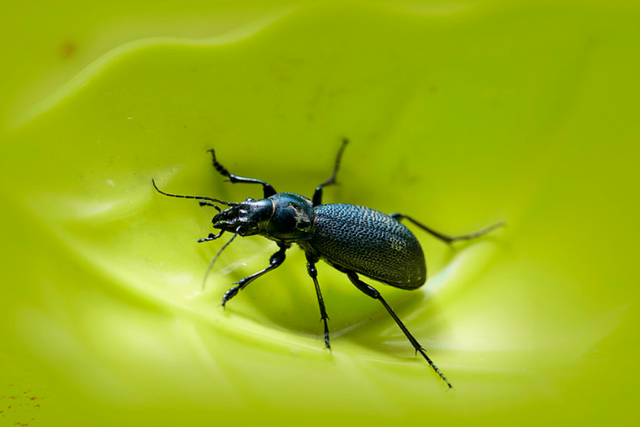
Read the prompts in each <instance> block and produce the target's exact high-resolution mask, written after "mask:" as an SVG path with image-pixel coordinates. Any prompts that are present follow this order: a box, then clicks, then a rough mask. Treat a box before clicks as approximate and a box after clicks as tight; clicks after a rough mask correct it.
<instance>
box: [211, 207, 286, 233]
mask: <svg viewBox="0 0 640 427" xmlns="http://www.w3.org/2000/svg"><path fill="white" fill-rule="evenodd" d="M273 210H274V207H273V202H272V201H271V200H269V199H260V200H253V199H252V198H248V199H247V200H245V201H244V202H242V203H238V204H237V205H234V206H231V207H230V208H228V209H225V210H223V211H222V212H220V213H218V214H217V215H216V216H214V217H213V219H212V220H211V222H212V223H213V228H217V229H220V230H224V231H229V232H232V233H235V232H236V230H238V227H240V228H239V230H238V234H239V235H241V236H243V237H244V236H253V235H255V234H260V233H262V232H263V231H264V230H265V229H266V227H267V224H268V223H269V220H270V219H271V217H272V216H273Z"/></svg>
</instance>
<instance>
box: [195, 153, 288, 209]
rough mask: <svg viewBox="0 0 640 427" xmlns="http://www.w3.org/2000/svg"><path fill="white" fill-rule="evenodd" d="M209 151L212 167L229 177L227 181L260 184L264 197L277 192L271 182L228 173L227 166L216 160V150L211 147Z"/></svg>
mask: <svg viewBox="0 0 640 427" xmlns="http://www.w3.org/2000/svg"><path fill="white" fill-rule="evenodd" d="M208 151H209V152H210V153H211V158H212V160H213V167H214V168H216V170H217V171H218V172H219V173H220V175H222V176H226V177H227V178H229V181H230V182H231V183H233V184H237V183H242V184H260V185H262V189H263V190H264V198H265V199H266V198H267V197H271V196H273V195H274V194H278V192H277V191H276V190H275V188H273V187H272V186H271V184H267V183H266V182H264V181H262V180H260V179H255V178H245V177H242V176H238V175H234V174H232V173H229V171H228V170H227V168H225V167H224V166H222V165H221V164H220V163H218V160H216V152H215V151H214V150H213V148H212V149H211V150H208Z"/></svg>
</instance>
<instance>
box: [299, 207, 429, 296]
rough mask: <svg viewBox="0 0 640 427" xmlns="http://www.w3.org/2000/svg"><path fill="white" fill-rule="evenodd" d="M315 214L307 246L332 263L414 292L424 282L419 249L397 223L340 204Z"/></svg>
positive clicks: (387, 218) (362, 208)
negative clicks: (313, 227) (311, 236)
mask: <svg viewBox="0 0 640 427" xmlns="http://www.w3.org/2000/svg"><path fill="white" fill-rule="evenodd" d="M315 212H316V217H315V229H314V231H313V238H312V239H311V240H310V241H309V244H310V245H311V247H312V248H313V249H315V251H316V252H317V253H318V254H319V255H320V256H321V257H322V258H324V259H326V260H327V261H329V262H330V263H331V264H334V265H337V266H340V267H344V268H347V269H349V270H353V271H355V272H357V273H360V274H363V275H365V276H368V277H370V278H372V279H375V280H378V281H380V282H384V283H387V284H389V285H391V286H395V287H398V288H404V289H415V288H418V287H420V286H422V285H423V284H424V282H425V281H426V279H427V268H426V265H425V261H424V254H423V252H422V247H421V246H420V243H419V242H418V239H416V237H415V236H414V235H413V233H412V232H411V231H410V230H409V229H408V228H407V227H405V226H404V225H403V224H401V223H400V222H399V221H397V220H395V219H393V218H392V217H390V216H389V215H386V214H383V213H382V212H378V211H375V210H373V209H369V208H366V207H364V206H358V205H346V204H341V203H336V204H329V205H320V206H317V207H315Z"/></svg>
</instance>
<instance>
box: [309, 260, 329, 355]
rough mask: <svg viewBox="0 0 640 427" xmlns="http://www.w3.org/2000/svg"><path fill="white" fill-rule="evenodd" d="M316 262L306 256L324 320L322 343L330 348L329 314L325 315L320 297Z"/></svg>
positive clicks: (325, 311) (321, 317) (325, 310)
mask: <svg viewBox="0 0 640 427" xmlns="http://www.w3.org/2000/svg"><path fill="white" fill-rule="evenodd" d="M316 262H318V261H317V260H314V259H312V258H310V257H309V256H307V272H308V273H309V276H311V278H312V279H313V284H314V285H316V296H317V297H318V304H320V319H321V320H322V321H323V322H324V345H326V346H327V348H328V349H329V350H331V344H329V324H328V323H327V322H328V320H329V316H328V315H327V309H326V307H325V306H324V298H322V292H321V291H320V285H319V284H318V270H317V269H316Z"/></svg>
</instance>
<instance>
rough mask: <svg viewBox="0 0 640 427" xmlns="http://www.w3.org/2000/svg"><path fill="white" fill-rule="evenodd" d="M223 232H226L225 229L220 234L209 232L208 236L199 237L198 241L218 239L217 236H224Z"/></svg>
mask: <svg viewBox="0 0 640 427" xmlns="http://www.w3.org/2000/svg"><path fill="white" fill-rule="evenodd" d="M223 233H224V230H220V232H219V233H218V234H213V233H209V235H208V236H207V237H205V238H204V239H198V243H202V242H210V241H212V240H216V239H217V238H219V237H220V236H222V234H223Z"/></svg>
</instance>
